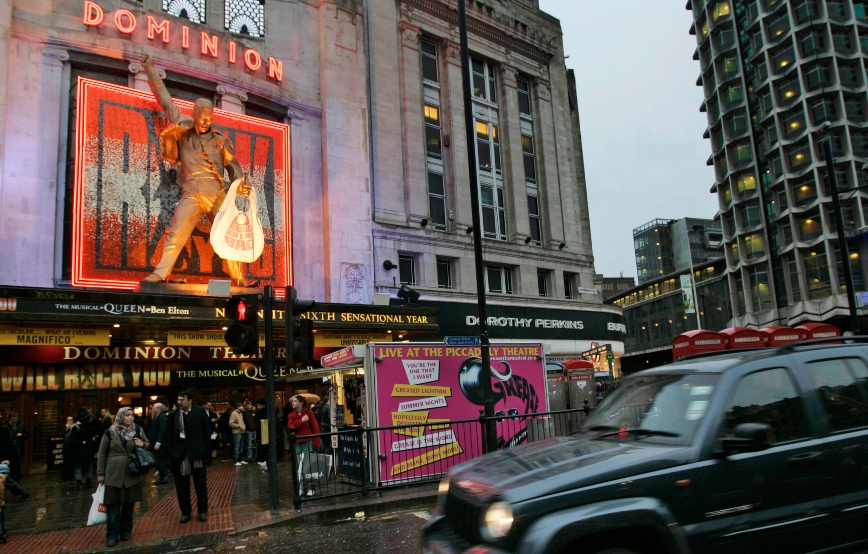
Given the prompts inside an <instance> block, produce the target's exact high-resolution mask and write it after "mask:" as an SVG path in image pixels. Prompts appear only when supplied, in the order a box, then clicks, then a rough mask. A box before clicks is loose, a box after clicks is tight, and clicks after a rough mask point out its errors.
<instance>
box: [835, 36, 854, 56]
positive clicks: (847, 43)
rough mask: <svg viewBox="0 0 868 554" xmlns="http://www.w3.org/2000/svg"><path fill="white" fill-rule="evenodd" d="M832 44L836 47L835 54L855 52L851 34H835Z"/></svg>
mask: <svg viewBox="0 0 868 554" xmlns="http://www.w3.org/2000/svg"><path fill="white" fill-rule="evenodd" d="M832 44H834V45H835V52H837V53H839V54H852V53H853V51H854V48H853V39H852V38H850V34H849V33H833V34H832Z"/></svg>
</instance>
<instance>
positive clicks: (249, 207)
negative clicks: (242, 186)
mask: <svg viewBox="0 0 868 554" xmlns="http://www.w3.org/2000/svg"><path fill="white" fill-rule="evenodd" d="M240 182H241V180H240V179H238V180H236V181H235V182H234V183H232V185H231V186H230V187H229V192H227V193H226V199H225V200H223V205H221V206H220V210H219V211H218V212H217V215H216V216H215V217H214V223H212V224H211V239H210V242H211V246H212V247H213V248H214V252H215V253H216V254H217V255H218V256H220V257H221V258H223V259H224V260H234V261H236V262H245V263H253V262H255V261H256V260H258V259H259V256H261V255H262V250H263V248H265V235H264V234H263V232H262V224H261V223H260V222H259V212H258V211H257V210H256V191H255V190H253V188H252V187H251V189H250V196H248V197H247V198H248V200H249V201H248V202H245V203H244V204H245V206H246V208H245V209H244V210H239V209H238V207H237V206H236V205H235V198H236V196H237V194H238V185H239V183H240Z"/></svg>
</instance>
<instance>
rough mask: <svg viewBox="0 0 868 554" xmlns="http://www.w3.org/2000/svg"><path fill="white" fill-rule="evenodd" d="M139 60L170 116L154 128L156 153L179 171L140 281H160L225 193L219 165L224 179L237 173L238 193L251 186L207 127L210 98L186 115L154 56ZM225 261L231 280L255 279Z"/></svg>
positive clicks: (229, 148)
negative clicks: (164, 225)
mask: <svg viewBox="0 0 868 554" xmlns="http://www.w3.org/2000/svg"><path fill="white" fill-rule="evenodd" d="M142 66H143V67H144V69H145V74H147V76H148V85H150V87H151V92H153V93H154V96H155V97H156V98H157V100H158V101H159V103H160V106H161V107H162V108H163V111H164V112H165V113H166V116H167V117H168V118H169V121H171V122H172V126H171V127H169V128H168V129H166V130H165V131H163V132H162V133H160V157H161V158H163V159H164V160H166V161H167V162H170V163H174V164H180V166H181V171H182V172H183V174H184V180H183V184H182V185H181V199H180V200H179V201H178V205H177V206H176V207H175V215H174V217H173V218H172V224H171V226H170V227H169V229H168V231H167V232H166V241H165V242H164V243H163V254H162V257H161V258H160V261H159V263H157V265H156V267H154V272H153V273H151V274H150V275H148V276H147V277H145V278H144V279H143V281H142V282H145V283H162V282H164V281H166V280H168V278H169V275H170V274H171V273H172V269H173V268H174V266H175V261H177V259H178V255H180V253H181V249H182V248H183V247H184V245H186V244H187V241H188V240H190V235H191V234H192V233H193V229H195V228H196V225H197V224H198V223H199V220H200V219H202V215H203V214H205V215H207V216H208V219H210V220H211V222H212V223H213V222H214V216H216V215H217V212H218V211H220V206H221V205H222V204H223V200H224V199H225V198H226V190H225V183H224V180H223V179H224V170H225V171H227V172H228V173H229V179H230V181H235V180H236V179H241V183H240V184H239V186H238V196H248V195H249V194H250V190H251V188H250V185H248V184H247V176H246V175H244V172H243V171H242V169H241V165H240V164H239V163H238V161H237V160H236V159H235V148H234V146H233V145H232V141H231V140H229V139H228V138H226V137H225V136H223V135H222V134H221V133H220V132H219V131H217V130H215V129H212V127H211V119H212V116H213V111H214V106H213V105H212V103H211V101H210V100H208V99H206V98H199V99H197V100H196V103H195V107H194V108H193V118H192V119H191V118H190V117H188V116H186V115H182V114H181V111H180V110H179V109H178V107H177V106H176V105H175V103H174V102H172V97H171V96H170V95H169V91H168V90H166V85H165V84H164V83H163V80H162V79H161V78H160V75H159V74H158V73H157V70H156V69H155V68H154V59H153V58H151V57H150V56H147V55H146V56H145V59H144V61H143V62H142ZM225 262H226V265H227V266H228V269H229V275H230V276H231V277H232V283H233V284H234V285H236V286H256V285H257V284H258V283H257V282H248V281H246V280H245V278H244V274H245V268H244V265H243V264H242V263H241V262H236V261H233V260H225Z"/></svg>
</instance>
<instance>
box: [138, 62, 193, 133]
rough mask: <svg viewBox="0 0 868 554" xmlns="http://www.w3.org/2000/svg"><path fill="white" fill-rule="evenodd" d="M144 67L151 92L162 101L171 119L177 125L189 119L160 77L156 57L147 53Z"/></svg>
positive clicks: (162, 105) (143, 63) (161, 103)
mask: <svg viewBox="0 0 868 554" xmlns="http://www.w3.org/2000/svg"><path fill="white" fill-rule="evenodd" d="M142 67H144V69H145V74H146V75H147V76H148V85H149V86H150V87H151V92H153V93H154V96H156V97H157V101H158V102H159V103H160V107H162V108H163V111H164V112H165V113H166V116H167V117H168V118H169V121H171V122H172V123H174V124H176V125H177V124H178V123H180V122H181V121H182V120H184V119H188V118H187V117H186V116H184V115H182V114H181V110H179V109H178V106H176V105H175V103H174V102H172V97H171V96H170V95H169V91H168V90H167V89H166V85H165V84H164V83H163V79H161V78H160V74H159V73H157V69H156V68H155V67H154V58H152V57H150V56H148V55H147V54H145V59H144V60H143V61H142Z"/></svg>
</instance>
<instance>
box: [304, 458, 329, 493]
mask: <svg viewBox="0 0 868 554" xmlns="http://www.w3.org/2000/svg"><path fill="white" fill-rule="evenodd" d="M331 470H332V455H331V454H319V453H317V452H307V453H305V454H302V455H301V466H300V467H299V469H298V474H299V481H300V483H301V488H302V489H305V490H307V489H309V488H311V487H313V486H314V485H316V486H323V487H324V486H326V485H327V484H328V481H329V473H330V472H331Z"/></svg>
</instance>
